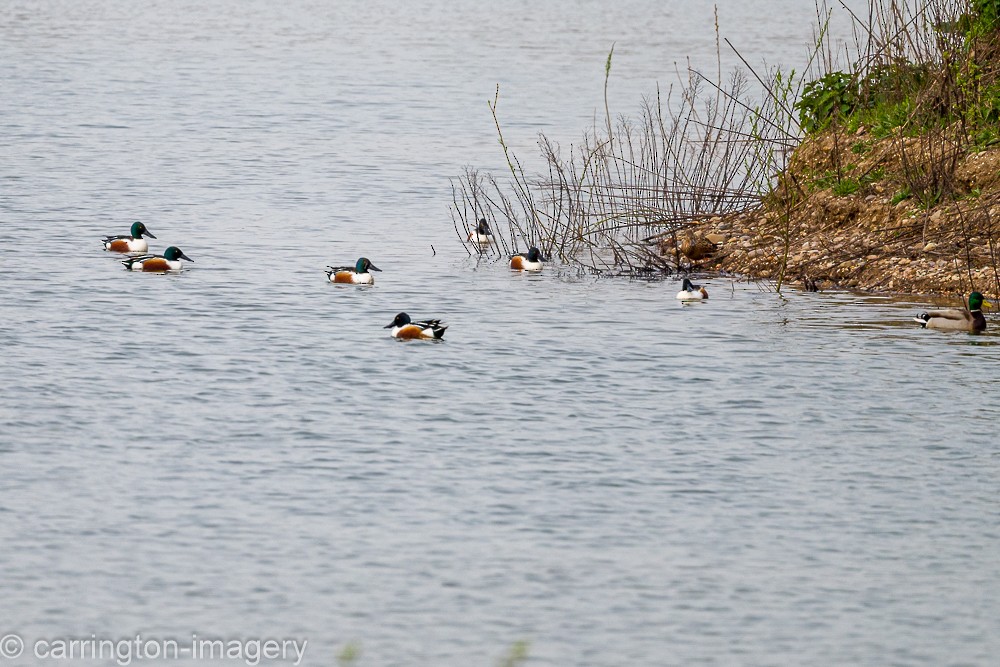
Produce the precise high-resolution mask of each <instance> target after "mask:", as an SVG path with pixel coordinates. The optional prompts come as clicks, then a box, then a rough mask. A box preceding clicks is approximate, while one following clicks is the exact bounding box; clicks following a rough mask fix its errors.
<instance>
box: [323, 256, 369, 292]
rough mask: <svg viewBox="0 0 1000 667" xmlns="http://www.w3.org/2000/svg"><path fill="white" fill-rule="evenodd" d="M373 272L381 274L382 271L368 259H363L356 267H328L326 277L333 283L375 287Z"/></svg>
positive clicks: (359, 260)
mask: <svg viewBox="0 0 1000 667" xmlns="http://www.w3.org/2000/svg"><path fill="white" fill-rule="evenodd" d="M371 271H379V272H381V271H382V269H380V268H378V267H377V266H375V265H374V264H372V263H371V262H370V261H369V260H368V258H367V257H361V258H360V259H358V261H357V263H356V264H355V265H354V266H328V267H326V277H327V278H329V279H330V282H331V283H348V284H354V285H374V284H375V278H373V277H372V274H371V273H370V272H371Z"/></svg>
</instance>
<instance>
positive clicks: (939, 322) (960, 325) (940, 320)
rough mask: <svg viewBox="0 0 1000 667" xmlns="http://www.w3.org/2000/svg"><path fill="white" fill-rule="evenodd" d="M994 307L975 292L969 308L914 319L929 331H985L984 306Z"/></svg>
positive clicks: (929, 314)
mask: <svg viewBox="0 0 1000 667" xmlns="http://www.w3.org/2000/svg"><path fill="white" fill-rule="evenodd" d="M984 305H986V306H990V305H992V304H991V303H990V302H989V301H984V300H983V295H982V294H980V293H979V292H973V293H972V294H970V295H969V307H968V308H949V309H948V310H932V311H930V312H927V313H920V314H919V315H917V316H916V317H914V318H913V321H914V322H919V323H920V326H922V327H926V328H928V329H943V330H945V331H985V329H986V318H985V317H983V306H984Z"/></svg>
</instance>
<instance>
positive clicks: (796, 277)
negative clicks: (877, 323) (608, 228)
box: [658, 130, 1000, 295]
mask: <svg viewBox="0 0 1000 667" xmlns="http://www.w3.org/2000/svg"><path fill="white" fill-rule="evenodd" d="M848 140H849V145H850V146H852V147H854V150H853V152H852V153H850V155H851V156H852V157H854V158H855V159H854V160H853V161H852V162H850V163H847V164H843V162H845V160H844V153H845V151H844V149H843V147H844V144H845V141H844V137H842V136H841V137H837V136H833V135H830V134H826V135H822V136H819V137H813V138H810V139H807V140H806V141H804V142H803V144H802V145H801V146H799V147H798V148H797V149H796V151H795V153H794V155H793V156H792V158H791V160H790V167H789V170H788V172H786V174H783V175H782V176H781V177H780V178H779V179H778V182H779V187H778V188H777V189H776V191H775V193H774V196H770V197H768V198H766V199H765V201H764V202H762V204H761V206H760V207H758V208H755V209H752V210H748V211H741V212H736V213H732V214H728V215H721V216H714V217H710V218H707V219H703V220H701V221H698V222H695V223H693V224H691V225H690V226H688V227H686V228H685V229H684V230H683V231H680V232H677V233H676V234H672V235H670V236H669V237H666V238H663V239H661V240H660V242H659V248H658V250H659V252H660V254H661V255H664V256H666V257H674V258H676V259H680V260H681V264H682V265H686V266H687V267H689V268H690V269H692V270H696V271H698V270H700V271H706V272H720V273H726V274H735V275H741V276H745V277H747V278H750V279H756V280H775V281H777V280H780V281H781V282H782V283H783V284H784V285H789V284H796V283H798V284H799V285H801V286H802V287H804V288H805V289H821V290H822V289H830V288H844V289H854V290H860V291H870V292H888V293H914V294H928V295H930V294H935V295H956V294H968V293H969V292H971V291H973V290H979V291H981V292H983V293H989V294H1000V271H998V259H1000V248H998V247H997V245H998V241H997V237H998V232H1000V148H991V149H988V150H984V151H981V152H976V153H971V154H968V155H966V156H963V157H956V158H955V159H954V169H953V172H952V174H953V182H952V183H949V184H948V186H949V187H950V188H952V189H953V190H952V193H953V194H952V196H951V197H949V198H948V200H947V201H942V202H941V203H940V204H939V205H936V206H925V205H924V204H923V203H922V202H921V200H920V199H919V198H917V197H914V196H903V195H905V193H906V190H905V187H906V184H905V183H902V182H901V178H900V175H899V174H900V171H901V170H902V169H904V168H906V167H907V160H908V159H909V160H910V162H911V163H912V162H915V161H916V160H917V159H919V155H920V152H921V151H925V148H924V147H923V146H922V145H921V144H920V143H919V140H918V139H915V138H893V139H885V140H881V141H878V140H873V139H872V138H871V137H868V136H867V135H865V133H864V130H861V131H859V132H858V133H856V134H855V135H852V136H850V137H848ZM859 147H861V148H860V149H859ZM862 150H863V153H862V152H861V151H862ZM834 170H836V172H835V171H834ZM831 173H837V174H838V175H839V176H840V178H839V181H838V182H844V181H845V180H846V179H847V178H853V179H855V180H854V181H853V182H854V183H855V184H857V186H858V187H857V189H856V190H855V191H853V192H850V193H843V188H841V190H840V191H838V188H837V187H836V184H835V185H833V186H828V187H823V186H824V185H826V184H827V183H828V182H829V181H831V180H833V179H832V178H831V177H830V174H831ZM871 175H875V176H876V178H870V179H869V178H867V177H869V176H871ZM942 199H944V198H942Z"/></svg>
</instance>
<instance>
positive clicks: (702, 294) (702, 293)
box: [677, 278, 708, 301]
mask: <svg viewBox="0 0 1000 667" xmlns="http://www.w3.org/2000/svg"><path fill="white" fill-rule="evenodd" d="M677 298H678V299H680V300H681V301H701V300H702V299H707V298H708V291H707V290H706V289H705V288H704V287H703V286H702V285H695V284H694V283H692V282H691V281H690V280H689V279H687V278H685V279H684V283H683V284H682V285H681V291H680V292H678V293H677Z"/></svg>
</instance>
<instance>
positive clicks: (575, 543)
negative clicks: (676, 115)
mask: <svg viewBox="0 0 1000 667" xmlns="http://www.w3.org/2000/svg"><path fill="white" fill-rule="evenodd" d="M732 4H733V5H734V6H732V7H729V6H727V5H722V6H720V17H721V19H722V23H723V28H724V29H725V25H726V22H727V20H729V21H732V23H731V25H736V24H738V25H740V26H742V27H741V34H742V35H743V36H744V37H745V38H746V39H747V40H749V41H750V42H751V43H752V44H757V45H758V46H764V45H770V46H774V47H775V48H779V47H780V45H781V44H785V43H786V42H787V40H788V37H787V35H786V34H785V33H786V32H787V30H788V29H789V25H791V24H793V23H795V21H792V19H791V18H789V19H788V21H787V22H782V25H773V26H769V25H766V24H765V23H763V22H760V21H751V20H749V19H748V18H747V17H748V16H753V17H756V16H757V15H759V14H760V12H761V8H760V6H759V3H758V5H756V6H755V5H754V3H742V4H740V5H739V6H735V5H736V3H732ZM785 4H786V5H787V6H785V7H783V8H782V15H783V16H785V15H787V16H789V17H793V16H798V14H796V12H800V11H804V15H803V16H802V22H803V26H804V27H803V32H804V33H805V34H806V35H808V25H809V24H808V21H809V20H810V16H809V15H810V14H811V13H812V9H811V8H808V7H807V8H805V10H803V9H802V8H799V7H797V5H795V3H785ZM768 9H770V10H772V11H777V10H774V9H773V8H772V7H771V6H770V5H769V6H768ZM385 10H386V7H383V6H381V4H380V3H374V4H372V3H368V4H365V3H347V4H343V3H341V4H337V5H336V6H327V5H325V4H323V3H310V2H292V3H284V4H282V5H273V4H269V3H246V4H244V3H241V4H239V5H238V6H237V5H235V4H234V5H228V4H227V3H223V4H221V5H219V4H214V5H207V6H203V5H200V4H197V3H186V2H181V0H167V1H165V2H158V3H152V4H147V5H144V6H143V8H142V9H141V10H140V9H138V8H137V7H135V6H133V5H132V4H130V3H119V2H110V3H94V2H84V3H71V4H67V3H60V2H48V1H45V2H39V3H30V4H27V3H18V2H15V3H12V4H8V5H7V6H5V7H4V8H0V34H2V35H3V39H0V61H2V62H4V63H7V64H8V65H7V67H6V68H2V69H0V78H2V87H3V89H4V90H5V91H7V92H6V94H5V95H4V96H2V98H0V108H2V109H3V111H4V113H3V116H2V118H3V120H2V121H0V123H2V124H3V126H4V129H5V131H4V133H3V136H2V138H0V147H2V148H0V150H2V152H3V155H4V158H5V159H4V160H2V161H0V180H2V183H3V186H2V188H0V210H2V214H3V224H2V225H0V241H2V243H0V273H2V281H3V286H4V296H3V307H4V315H5V317H4V318H2V319H0V349H2V352H3V359H4V361H3V363H2V365H0V382H2V386H3V387H4V390H3V392H2V393H0V433H2V437H0V458H2V461H3V463H4V471H5V472H4V476H3V477H4V483H3V487H2V488H3V490H2V492H0V513H2V516H3V517H4V519H3V521H2V522H0V540H2V542H3V544H4V545H5V549H3V550H0V572H2V574H0V586H2V590H3V592H4V609H6V610H8V616H9V617H10V618H8V626H7V629H9V630H11V631H16V632H18V633H20V634H22V635H24V636H25V637H27V638H41V637H55V636H59V635H73V636H82V637H89V636H90V635H91V634H92V633H96V634H101V635H105V636H110V637H113V638H118V637H129V636H134V635H135V634H136V633H140V632H141V633H143V634H144V635H157V636H160V637H168V636H177V637H185V638H186V637H189V636H190V634H191V633H192V632H196V633H199V634H200V635H204V636H208V635H212V636H219V637H227V636H235V637H254V636H262V637H272V636H273V637H286V636H296V637H308V638H309V640H310V647H309V650H308V651H307V655H306V662H305V664H331V663H332V662H334V661H335V659H336V653H337V651H339V650H340V648H341V647H343V646H345V645H346V644H348V643H349V642H357V643H359V644H360V645H361V646H362V658H361V660H360V661H359V664H372V665H381V664H435V665H469V664H493V663H494V662H495V661H496V660H497V659H499V657H500V656H501V655H502V654H503V652H504V651H505V650H506V648H507V647H509V646H510V645H511V644H512V643H513V642H515V641H518V640H526V641H528V642H530V649H529V653H530V656H531V662H530V664H539V665H566V664H574V665H609V664H634V665H658V664H674V663H677V664H792V663H794V664H798V663H816V664H885V663H887V662H888V663H898V664H989V663H990V661H991V660H992V656H993V655H995V654H996V653H997V650H998V649H1000V646H998V645H997V644H998V640H997V637H998V636H1000V634H998V633H997V632H996V629H997V628H996V624H995V618H996V617H997V616H998V611H1000V610H998V609H997V603H996V602H995V601H996V600H997V599H1000V596H998V595H997V594H998V593H1000V590H998V589H997V582H998V581H1000V576H998V574H1000V572H998V565H997V563H1000V559H998V558H996V552H997V547H998V543H997V535H996V530H995V526H996V524H997V520H998V512H997V505H996V502H995V488H996V484H995V480H996V477H997V473H998V470H997V467H998V464H1000V461H998V458H997V456H996V454H995V452H994V451H993V448H992V445H991V438H990V437H989V434H990V433H992V432H993V429H992V421H993V415H994V414H995V413H996V411H997V408H998V404H997V398H996V392H995V391H993V390H994V389H995V387H994V384H995V382H994V381H993V378H992V376H991V375H990V370H991V368H992V365H993V364H992V362H993V358H992V355H993V351H992V347H993V346H994V345H995V344H996V342H997V340H998V338H997V334H996V329H995V328H994V329H991V330H990V331H988V332H987V333H985V334H983V335H979V336H970V335H965V334H941V333H939V332H933V331H925V330H921V329H920V328H919V327H918V326H917V325H916V324H915V323H913V322H912V317H913V316H914V315H915V314H916V313H918V312H920V311H921V310H924V309H926V308H927V307H928V305H929V304H930V302H929V301H928V300H925V299H921V298H915V297H892V298H885V297H872V296H864V295H855V294H849V293H836V292H833V293H819V294H813V293H804V292H797V291H794V290H792V291H786V292H785V293H784V294H782V295H777V294H774V293H773V291H771V290H770V289H769V288H768V287H767V286H757V285H754V284H746V283H734V282H731V281H729V280H726V279H722V278H711V279H707V280H702V279H701V278H699V280H702V282H706V283H707V285H708V289H709V291H710V293H711V298H710V299H709V300H708V301H706V302H704V303H699V304H694V305H692V306H682V305H680V304H679V303H678V302H677V301H676V299H675V298H674V296H675V294H676V293H677V291H678V289H679V282H678V281H676V280H674V279H668V280H661V281H628V280H607V279H597V278H593V277H589V276H580V275H577V274H575V273H574V272H572V271H569V270H560V269H559V267H556V266H550V267H547V268H546V270H545V271H544V272H543V273H541V274H539V275H518V274H515V273H512V272H510V271H509V270H508V269H507V268H506V266H505V265H504V263H503V262H489V261H481V260H478V259H477V258H467V257H466V256H465V252H464V251H463V250H462V249H461V248H460V247H458V246H457V244H456V242H455V240H454V231H453V229H452V227H451V223H450V219H449V216H448V211H447V202H449V201H450V191H449V185H448V178H449V177H452V176H455V175H456V174H459V173H461V168H462V165H463V164H465V163H475V164H477V165H482V166H486V167H489V166H491V164H495V163H496V161H497V159H498V155H497V148H496V144H495V139H494V136H493V134H492V133H491V132H490V127H489V123H490V118H489V113H488V109H487V107H486V105H485V100H486V99H487V98H488V97H490V96H491V95H492V94H493V91H494V86H495V84H496V83H497V81H500V82H501V83H502V84H503V90H504V91H505V95H510V97H509V98H508V97H504V98H503V101H502V104H503V105H504V106H503V107H502V108H503V112H504V113H505V114H507V115H506V116H505V118H508V119H509V122H510V123H511V128H512V129H511V132H512V135H511V139H512V140H513V141H521V143H522V145H526V146H528V147H529V148H530V143H531V141H532V138H533V136H534V134H535V132H537V131H538V130H539V129H545V130H546V131H550V130H555V131H556V132H557V133H562V132H565V133H567V135H568V136H570V137H571V138H572V137H574V136H576V135H575V133H577V132H579V131H580V129H581V128H583V127H586V126H587V124H588V123H589V122H592V119H593V110H594V109H595V108H597V107H598V106H599V105H602V103H599V102H598V96H599V95H600V92H601V91H600V83H601V81H602V76H603V69H602V68H603V63H604V58H605V57H606V50H607V47H608V44H610V43H611V42H612V41H615V40H618V41H617V44H618V46H616V51H615V56H616V67H618V65H619V64H620V66H621V67H620V70H619V69H616V72H619V71H620V72H621V74H620V77H621V78H620V79H617V80H615V83H614V85H615V86H620V88H617V89H616V90H615V91H614V94H618V95H621V97H620V98H618V99H623V100H629V101H630V100H632V99H636V98H637V97H638V95H639V94H640V93H641V92H648V91H649V83H650V81H651V80H653V79H654V78H656V77H662V76H663V72H664V71H665V69H667V66H668V65H670V66H672V62H673V60H674V59H676V58H679V57H682V56H683V55H684V54H685V53H687V52H692V53H694V52H695V51H697V53H695V55H696V56H697V57H703V56H706V55H707V56H711V53H712V51H713V49H714V35H712V33H711V27H710V24H711V21H710V17H706V16H701V14H703V13H704V9H703V8H701V7H700V6H699V8H698V10H697V11H695V10H692V9H690V8H674V7H665V8H662V9H661V10H657V11H655V12H654V11H652V10H650V9H649V7H648V6H647V5H646V4H645V3H643V4H641V5H639V4H637V3H630V2H626V3H623V4H620V5H616V6H615V7H607V6H605V4H604V3H582V4H574V5H573V6H572V7H569V6H568V5H567V4H566V3H561V2H554V3H545V6H544V7H538V6H536V5H535V4H530V3H522V2H510V3H499V4H498V5H496V6H490V7H483V6H481V5H479V4H472V3H447V4H443V3H433V2H427V3H418V4H417V5H412V6H411V5H407V6H406V7H405V8H404V7H395V6H393V10H392V11H391V12H388V11H385ZM784 10H787V11H784ZM740 12H743V13H740ZM727 16H732V17H733V18H730V19H727V18H726V17H727ZM706 26H707V28H706ZM706 29H707V32H706ZM769 31H771V32H769ZM777 31H781V32H780V33H778V32H777ZM779 34H780V35H781V39H780V40H779V39H777V38H776V36H777V35H779ZM776 45H777V46H776ZM780 48H785V47H780ZM787 48H788V49H790V50H789V51H787V52H781V53H778V54H775V57H779V56H780V57H784V58H786V59H792V57H796V56H797V55H798V52H799V50H798V49H797V48H792V47H791V46H789V47H787ZM698 49H700V51H698ZM706 49H707V51H706ZM619 53H621V60H620V61H619V60H617V58H618V57H619ZM769 53H772V54H773V52H769ZM588 62H591V63H592V64H593V65H594V67H592V68H590V69H588V65H587V63H588ZM591 70H592V71H591ZM506 91H510V92H509V93H507V92H506ZM630 95H631V96H632V97H629V96H630ZM546 124H548V125H549V126H548V127H546ZM133 220H142V221H144V222H145V223H146V224H147V225H148V226H149V227H150V229H152V230H153V231H154V233H156V234H157V237H158V238H157V241H156V242H155V243H152V244H151V247H152V248H153V249H155V250H156V251H161V250H162V249H163V248H164V247H165V246H166V245H171V244H176V245H179V246H180V247H182V248H184V250H185V252H186V253H187V254H189V255H190V256H191V257H192V258H193V259H194V260H195V263H194V264H192V265H190V266H189V267H188V268H187V269H186V270H185V271H184V272H183V273H181V274H179V275H171V276H157V275H132V274H129V273H126V272H125V271H124V270H123V269H122V266H121V264H120V263H119V262H118V261H116V258H114V257H111V256H109V255H107V254H106V253H104V252H103V251H102V250H101V249H100V246H99V244H98V239H99V238H100V237H101V236H103V235H105V234H117V233H125V231H127V228H128V225H129V224H130V223H131V222H132V221H133ZM362 255H363V256H366V257H369V258H371V260H372V261H373V262H374V263H375V264H376V265H377V266H379V267H380V268H382V269H383V272H382V273H380V274H378V276H377V281H376V283H377V284H376V285H375V286H374V287H372V288H369V289H342V288H340V287H337V286H334V285H331V284H330V283H329V282H328V281H327V280H326V277H325V275H324V274H323V269H324V267H325V266H326V265H327V264H331V263H332V264H334V265H339V264H349V263H351V262H353V261H355V260H356V258H357V257H359V256H362ZM400 311H406V312H408V313H410V314H411V315H412V316H413V317H415V318H428V317H440V318H442V319H446V320H447V321H448V323H449V324H450V328H449V330H448V334H447V336H446V339H445V342H444V343H442V344H439V345H433V344H426V345H422V344H409V343H407V344H399V343H397V342H396V341H393V340H392V339H391V338H390V337H389V336H388V332H387V331H386V330H384V329H383V328H382V327H383V326H384V325H385V324H386V323H387V322H388V321H389V320H390V319H391V318H392V317H393V316H394V315H395V314H396V313H397V312H400ZM0 630H3V631H5V632H6V629H5V628H0ZM181 664H183V661H181ZM192 664H193V662H192Z"/></svg>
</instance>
